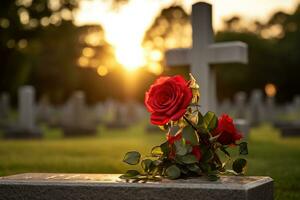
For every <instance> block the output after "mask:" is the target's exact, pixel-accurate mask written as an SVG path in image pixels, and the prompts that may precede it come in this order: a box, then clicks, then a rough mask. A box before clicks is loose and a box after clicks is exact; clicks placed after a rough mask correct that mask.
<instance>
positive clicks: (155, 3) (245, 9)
mask: <svg viewBox="0 0 300 200" xmlns="http://www.w3.org/2000/svg"><path fill="white" fill-rule="evenodd" d="M174 2H175V1H174V0H130V1H129V3H128V4H126V5H125V6H123V7H122V8H121V9H120V10H118V11H115V12H112V11H111V10H110V9H109V5H107V4H105V3H103V1H101V0H82V1H81V3H80V8H79V10H78V11H77V13H76V16H75V17H76V24H77V25H84V24H101V25H102V26H103V28H104V30H105V34H106V39H107V40H108V42H109V43H111V44H112V45H113V46H114V47H115V49H116V55H117V58H118V60H119V61H120V62H121V63H122V64H124V65H125V66H126V65H127V67H128V68H129V67H130V66H131V67H133V68H134V66H138V65H143V64H144V59H143V51H142V47H141V42H142V40H143V36H144V33H145V31H146V30H147V28H149V27H150V26H151V24H152V22H153V20H154V18H155V17H156V16H157V15H158V14H159V12H160V11H161V9H162V8H165V7H168V6H170V5H171V4H172V3H174ZM177 2H182V5H183V7H184V8H185V9H186V11H187V12H190V11H191V5H192V4H193V3H194V2H196V1H193V0H182V1H177ZM206 2H209V3H211V4H213V19H214V22H213V24H214V28H215V29H220V28H222V22H223V20H224V19H226V18H228V17H230V16H232V15H240V16H243V17H244V18H245V19H246V20H249V21H250V20H252V19H259V20H262V21H263V20H266V19H268V17H269V16H270V14H271V13H273V12H275V11H277V10H284V11H287V12H292V11H294V10H295V8H296V5H297V4H298V3H299V2H300V0H239V1H238V0H208V1H206Z"/></svg>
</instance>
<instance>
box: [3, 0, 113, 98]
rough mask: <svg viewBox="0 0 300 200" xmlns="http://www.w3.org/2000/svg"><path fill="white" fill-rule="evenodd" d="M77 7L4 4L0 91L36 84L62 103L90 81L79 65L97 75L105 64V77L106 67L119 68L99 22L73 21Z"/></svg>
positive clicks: (52, 0)
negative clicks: (93, 23) (92, 24)
mask: <svg viewBox="0 0 300 200" xmlns="http://www.w3.org/2000/svg"><path fill="white" fill-rule="evenodd" d="M77 6H78V2H77V1H74V0H64V1H61V0H48V1H45V0H34V1H31V0H16V1H4V2H3V4H2V3H1V7H0V60H1V70H2V71H1V74H0V91H3V90H5V91H9V92H10V93H12V94H15V92H16V91H17V88H18V87H19V86H20V85H23V84H33V85H34V86H35V87H36V88H37V91H38V95H40V94H43V95H47V96H48V97H49V98H50V99H51V100H52V101H55V102H62V101H63V100H65V99H66V98H67V97H68V96H69V94H70V93H72V92H73V91H74V90H76V89H82V88H84V87H82V84H85V83H86V81H89V79H88V80H85V81H84V82H83V81H82V80H84V78H82V76H85V75H87V74H88V73H82V71H85V70H80V69H79V67H81V68H91V69H93V70H92V72H93V73H94V74H95V75H96V76H98V74H99V70H98V68H101V69H102V73H100V75H102V76H103V75H105V74H103V72H104V71H103V70H106V71H108V70H109V68H112V67H114V66H117V63H116V59H115V57H114V51H113V48H112V47H111V46H110V45H109V44H108V43H107V42H106V41H105V36H104V30H103V29H102V27H101V26H99V25H95V26H83V27H76V26H75V25H74V24H73V11H74V10H75V9H76V8H77ZM106 73H107V72H106ZM98 77H99V76H98ZM54 80H55V81H54ZM90 81H91V80H90ZM92 84H93V83H92ZM92 84H91V85H92ZM91 98H92V97H91Z"/></svg>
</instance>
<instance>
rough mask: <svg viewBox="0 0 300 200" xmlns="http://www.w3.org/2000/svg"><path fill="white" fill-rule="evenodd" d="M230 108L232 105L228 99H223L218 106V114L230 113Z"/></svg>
mask: <svg viewBox="0 0 300 200" xmlns="http://www.w3.org/2000/svg"><path fill="white" fill-rule="evenodd" d="M232 109H233V106H232V103H231V101H230V99H225V100H224V101H222V102H221V103H220V105H219V106H218V114H219V115H221V114H224V113H227V114H229V115H230V114H231V113H232V111H233V110H232Z"/></svg>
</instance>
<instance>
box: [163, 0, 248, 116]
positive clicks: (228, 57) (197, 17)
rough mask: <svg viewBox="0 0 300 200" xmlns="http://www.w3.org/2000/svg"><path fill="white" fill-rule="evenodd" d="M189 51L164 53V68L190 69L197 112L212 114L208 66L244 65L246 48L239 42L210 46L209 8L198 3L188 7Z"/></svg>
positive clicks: (213, 104) (212, 85)
mask: <svg viewBox="0 0 300 200" xmlns="http://www.w3.org/2000/svg"><path fill="white" fill-rule="evenodd" d="M191 20H192V28H193V36H192V39H193V47H192V48H191V49H182V48H181V49H172V50H169V51H167V52H166V64H167V66H183V65H190V66H191V67H190V69H191V72H192V74H193V76H194V77H195V78H196V80H197V81H198V82H199V85H200V92H201V95H200V105H201V111H202V112H207V111H216V107H217V95H216V74H215V71H214V69H213V68H212V67H210V66H209V65H210V64H220V63H223V64H224V63H247V62H248V48H247V44H245V43H243V42H224V43H214V40H213V37H214V33H213V28H212V6H211V5H210V4H208V3H203V2H199V3H196V4H194V5H193V7H192V19H191Z"/></svg>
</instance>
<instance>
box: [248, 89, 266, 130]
mask: <svg viewBox="0 0 300 200" xmlns="http://www.w3.org/2000/svg"><path fill="white" fill-rule="evenodd" d="M264 114H265V108H264V100H263V92H262V91H261V90H258V89H256V90H253V91H252V93H251V96H250V122H251V125H257V124H259V123H261V122H262V121H263V120H264Z"/></svg>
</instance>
